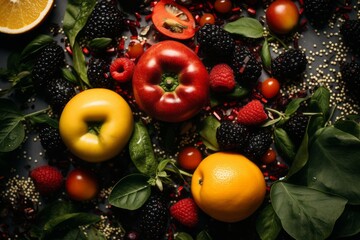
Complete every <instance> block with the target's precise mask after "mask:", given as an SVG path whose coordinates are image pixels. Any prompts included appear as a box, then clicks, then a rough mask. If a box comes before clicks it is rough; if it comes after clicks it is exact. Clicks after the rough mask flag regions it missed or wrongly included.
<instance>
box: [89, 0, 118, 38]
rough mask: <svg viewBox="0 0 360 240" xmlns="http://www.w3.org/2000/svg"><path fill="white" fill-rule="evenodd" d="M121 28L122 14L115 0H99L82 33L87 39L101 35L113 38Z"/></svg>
mask: <svg viewBox="0 0 360 240" xmlns="http://www.w3.org/2000/svg"><path fill="white" fill-rule="evenodd" d="M123 28H124V16H123V13H122V12H121V11H120V10H119V9H118V7H117V1H115V0H100V1H98V2H97V4H96V5H95V7H94V10H93V11H92V13H91V15H90V17H89V19H88V21H87V23H86V25H85V27H84V29H83V35H84V36H85V38H87V39H89V40H91V39H94V38H102V37H108V38H114V37H117V36H119V35H120V34H121V32H122V31H123Z"/></svg>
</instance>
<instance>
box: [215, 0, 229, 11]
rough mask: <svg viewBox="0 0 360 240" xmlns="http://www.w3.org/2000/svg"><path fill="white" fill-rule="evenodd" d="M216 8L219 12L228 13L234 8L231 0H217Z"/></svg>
mask: <svg viewBox="0 0 360 240" xmlns="http://www.w3.org/2000/svg"><path fill="white" fill-rule="evenodd" d="M214 8H215V10H216V11H217V12H219V13H228V12H230V11H231V9H232V3H231V0H216V1H215V3H214Z"/></svg>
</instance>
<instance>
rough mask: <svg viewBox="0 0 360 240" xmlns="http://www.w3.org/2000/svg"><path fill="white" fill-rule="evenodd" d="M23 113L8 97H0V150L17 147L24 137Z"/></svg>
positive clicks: (4, 150) (9, 150)
mask: <svg viewBox="0 0 360 240" xmlns="http://www.w3.org/2000/svg"><path fill="white" fill-rule="evenodd" d="M23 120H24V115H23V114H22V113H21V112H20V111H19V110H18V108H17V106H16V104H15V103H14V102H13V101H11V100H9V99H0V152H11V151H13V150H15V149H17V148H18V147H19V146H20V145H21V143H22V142H23V141H24V138H25V127H24V126H23V124H22V121H23Z"/></svg>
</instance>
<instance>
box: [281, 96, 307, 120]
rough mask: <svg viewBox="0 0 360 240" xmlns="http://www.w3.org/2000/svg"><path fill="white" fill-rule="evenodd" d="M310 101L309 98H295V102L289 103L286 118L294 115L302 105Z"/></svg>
mask: <svg viewBox="0 0 360 240" xmlns="http://www.w3.org/2000/svg"><path fill="white" fill-rule="evenodd" d="M308 99H309V97H306V98H295V99H293V100H291V102H289V104H288V105H287V106H286V109H285V115H286V116H291V115H292V114H294V113H295V112H296V111H297V110H298V109H299V107H300V105H301V104H302V103H303V102H305V101H307V100H308Z"/></svg>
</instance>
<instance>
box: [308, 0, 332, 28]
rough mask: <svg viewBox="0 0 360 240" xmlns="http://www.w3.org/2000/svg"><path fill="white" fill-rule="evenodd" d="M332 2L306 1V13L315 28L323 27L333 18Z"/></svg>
mask: <svg viewBox="0 0 360 240" xmlns="http://www.w3.org/2000/svg"><path fill="white" fill-rule="evenodd" d="M332 5H333V4H332V1H331V0H304V13H305V15H306V17H307V18H308V19H309V20H310V21H311V23H312V24H313V25H315V26H322V25H323V24H325V23H326V22H327V21H328V20H329V19H330V17H331V15H332V13H333V6H332Z"/></svg>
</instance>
